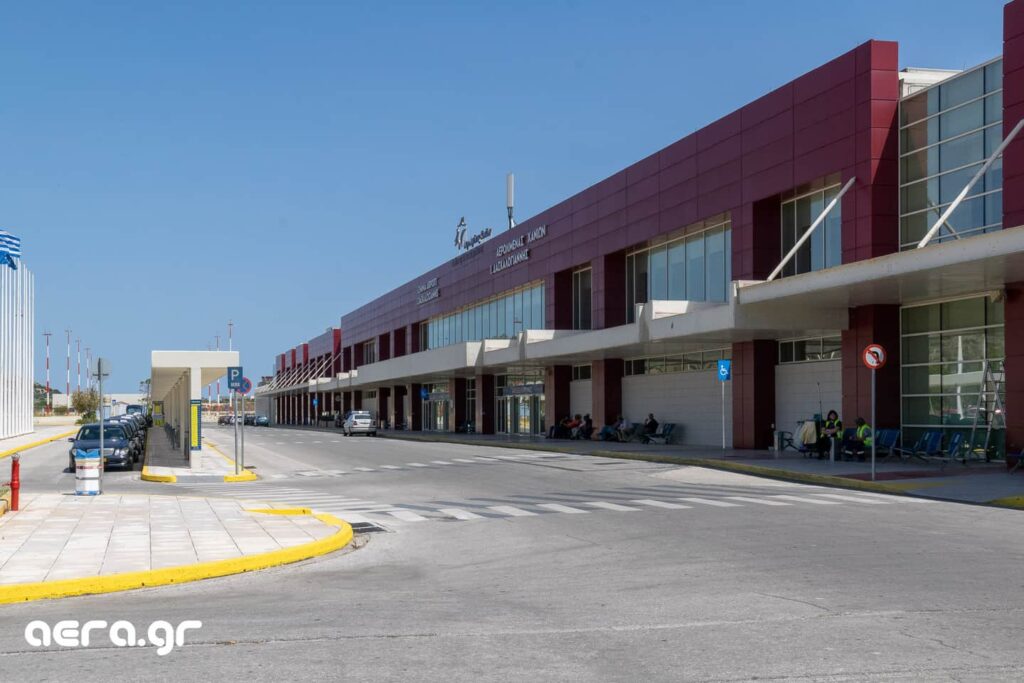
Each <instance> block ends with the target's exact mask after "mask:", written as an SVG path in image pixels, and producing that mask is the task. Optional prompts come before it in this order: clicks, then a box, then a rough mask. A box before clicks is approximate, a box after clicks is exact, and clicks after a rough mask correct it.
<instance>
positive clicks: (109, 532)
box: [0, 493, 337, 584]
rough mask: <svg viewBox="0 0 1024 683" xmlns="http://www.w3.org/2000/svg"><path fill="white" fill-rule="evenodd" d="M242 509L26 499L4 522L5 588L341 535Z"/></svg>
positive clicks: (1, 572) (230, 504)
mask: <svg viewBox="0 0 1024 683" xmlns="http://www.w3.org/2000/svg"><path fill="white" fill-rule="evenodd" d="M243 505H244V504H243V503H242V502H240V501H235V500H223V499H220V500H218V499H210V498H199V497H186V496H145V495H118V494H104V495H101V496H74V495H67V494H56V493H41V494H29V495H24V496H22V501H21V510H20V511H19V512H16V513H8V514H6V515H4V516H2V517H0V584H14V583H29V582H38V581H56V580H59V579H72V578H83V577H94V576H103V575H109V574H119V573H123V572H132V571H140V570H149V569H163V568H166V567H177V566H183V565H190V564H196V563H201V562H209V561H213V560H223V559H230V558H239V557H244V556H247V555H255V554H260V553H266V552H271V551H274V550H279V549H282V548H290V547H294V546H298V545H302V544H305V543H309V542H311V541H314V540H317V539H321V538H326V537H328V536H330V535H332V534H334V533H335V532H336V531H337V529H336V528H335V527H332V526H329V525H327V524H324V523H323V522H321V521H319V520H318V519H316V518H315V517H311V516H308V515H267V514H260V513H252V512H247V511H246V510H245V509H244V507H243ZM245 507H252V506H245Z"/></svg>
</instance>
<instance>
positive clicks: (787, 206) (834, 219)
mask: <svg viewBox="0 0 1024 683" xmlns="http://www.w3.org/2000/svg"><path fill="white" fill-rule="evenodd" d="M910 187H911V188H915V187H916V186H910ZM908 191H909V190H908V189H907V188H904V194H906V193H907V192H908ZM838 194H839V187H838V186H833V187H830V188H828V189H826V190H822V191H819V192H813V193H811V194H809V195H806V196H803V197H798V198H796V199H792V200H790V201H787V202H784V203H783V204H782V251H781V256H785V255H786V254H788V253H789V251H790V250H791V249H792V248H793V246H794V245H795V244H796V242H797V240H798V239H799V238H800V237H801V236H802V235H803V234H804V233H805V232H807V230H808V229H809V228H810V227H811V225H812V224H813V223H814V221H815V220H817V219H818V217H819V216H821V214H822V212H823V211H824V210H825V207H826V206H827V205H828V204H829V202H831V201H832V200H833V199H834V198H835V197H836V196H837V195H838ZM904 203H906V202H905V201H904ZM922 208H924V207H922ZM842 225H843V217H842V203H841V202H840V203H837V204H836V206H834V207H833V208H832V210H831V211H830V212H829V214H828V216H826V217H825V221H824V222H823V223H822V224H819V225H818V227H817V228H815V230H814V232H813V233H811V237H810V239H808V240H807V241H806V242H804V244H803V245H802V246H801V247H800V249H799V251H797V253H796V255H795V256H793V258H792V259H790V260H789V262H787V263H786V266H785V267H784V268H783V271H782V274H783V275H784V276H786V275H796V274H799V273H807V272H810V271H814V270H821V269H822V268H828V267H831V266H835V265H839V264H840V263H842V249H843V239H842ZM781 256H780V257H781Z"/></svg>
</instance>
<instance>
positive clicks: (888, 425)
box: [823, 305, 900, 429]
mask: <svg viewBox="0 0 1024 683" xmlns="http://www.w3.org/2000/svg"><path fill="white" fill-rule="evenodd" d="M868 344H881V345H882V347H883V348H884V349H885V350H886V352H887V354H888V356H887V359H886V364H885V367H883V368H882V369H881V370H877V371H876V373H877V375H876V378H875V382H876V388H875V392H876V396H877V401H876V403H875V422H876V423H877V424H874V425H872V427H873V428H875V429H898V428H899V426H900V307H899V306H897V305H878V306H861V307H859V308H851V309H850V327H849V329H846V330H843V334H842V352H843V353H842V356H843V405H842V408H841V409H840V408H839V407H836V406H823V408H824V409H825V410H826V411H828V410H831V409H832V408H835V409H836V410H840V417H841V418H842V420H843V424H844V425H845V426H847V427H852V426H854V421H855V420H856V419H857V418H858V417H863V418H864V419H865V420H866V421H867V422H868V423H869V424H870V422H871V371H870V370H868V369H867V367H866V366H865V365H864V363H863V362H861V352H862V351H863V350H864V349H865V348H866V347H867V346H868Z"/></svg>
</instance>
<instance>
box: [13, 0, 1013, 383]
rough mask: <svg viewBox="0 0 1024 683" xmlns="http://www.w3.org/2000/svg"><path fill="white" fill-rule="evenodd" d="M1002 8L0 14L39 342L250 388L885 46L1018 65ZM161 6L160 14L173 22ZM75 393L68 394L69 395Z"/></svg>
mask: <svg viewBox="0 0 1024 683" xmlns="http://www.w3.org/2000/svg"><path fill="white" fill-rule="evenodd" d="M1002 4H1003V3H1002V2H1001V1H999V0H995V1H993V0H976V1H975V2H970V3H964V2H949V1H947V0H929V1H913V2H893V1H892V0H887V1H879V0H858V1H857V2H847V3H827V2H826V3H823V2H820V1H817V2H803V1H789V0H787V1H786V2H762V1H750V2H730V1H726V0H719V1H715V2H707V1H704V2H685V1H681V0H676V1H668V2H621V1H616V2H583V1H578V0H568V1H561V2H558V1H551V2H533V1H531V0H523V1H521V2H517V3H501V4H499V3H492V2H471V1H466V2H401V3H399V2H386V1H381V2H360V3H354V2H323V3H302V2H274V3H270V2H231V3H227V2H196V3H186V2H174V3H156V2H135V3H132V2H104V3H90V2H80V1H79V2H65V3H61V2H52V3H28V2H20V3H6V4H5V5H4V6H3V7H2V8H0V228H5V229H7V230H9V231H11V232H14V233H15V234H18V235H20V236H21V237H22V239H23V249H24V254H25V263H26V264H27V265H28V266H29V267H30V268H31V269H32V270H33V271H34V272H35V275H36V288H37V300H36V325H37V331H38V333H39V334H37V340H38V343H37V354H36V357H37V364H36V377H37V378H38V379H39V380H40V381H42V379H43V377H44V361H43V358H44V354H43V338H42V334H41V333H42V332H43V331H44V330H45V329H49V330H52V331H53V332H55V333H56V335H55V338H54V343H55V346H56V348H55V349H53V355H54V361H53V364H54V366H56V367H57V368H58V369H56V370H54V384H55V385H57V386H58V387H61V388H62V387H63V366H64V362H63V356H64V333H63V330H64V329H65V328H68V327H70V328H71V329H72V330H73V338H75V337H81V338H82V340H83V346H85V345H86V344H88V345H89V346H91V347H92V348H93V350H94V355H95V354H96V352H97V351H99V352H100V353H102V354H103V355H104V356H106V357H108V358H109V359H110V360H111V362H112V365H113V376H112V378H111V381H110V383H109V386H110V389H111V390H112V391H132V390H135V389H136V388H137V387H138V382H139V380H141V379H144V378H145V377H148V374H149V351H150V350H152V349H154V348H158V349H177V348H197V349H206V348H207V345H208V344H212V343H213V341H214V335H215V334H220V335H221V336H222V342H223V339H224V338H225V337H226V335H227V321H228V319H232V320H234V322H235V342H236V348H238V349H240V350H241V352H242V361H243V364H244V365H245V367H246V374H248V375H249V376H250V377H253V378H254V379H256V378H258V377H259V375H260V374H268V373H269V372H270V371H271V368H272V362H273V357H274V355H275V354H276V353H279V352H281V351H283V350H285V349H286V348H290V347H291V346H294V345H295V344H296V343H298V342H300V341H302V340H305V339H308V338H310V337H313V336H315V335H317V334H319V333H320V332H322V331H323V330H324V329H325V328H326V327H328V326H330V325H337V324H338V322H339V318H340V316H341V314H342V313H344V312H346V311H348V310H351V309H352V308H355V307H356V306H358V305H360V304H362V303H365V302H366V301H368V300H369V299H371V298H372V297H374V296H377V295H379V294H382V293H383V292H385V291H387V290H389V289H391V288H392V287H394V286H397V285H399V284H401V283H402V282H405V281H406V280H407V279H409V278H412V277H415V276H416V275H418V274H419V273H421V272H423V271H424V270H427V269H428V268H431V267H433V266H435V265H437V264H439V263H440V262H442V261H443V260H445V259H447V258H450V257H451V256H452V255H453V249H452V245H451V239H452V234H453V228H454V226H455V224H456V222H457V221H458V219H459V217H460V216H463V215H464V216H465V217H466V220H467V223H468V224H469V233H470V234H472V233H474V232H476V231H477V230H479V229H482V228H484V227H486V226H493V227H500V226H502V225H503V223H504V221H505V203H504V197H505V195H504V181H505V173H506V172H508V171H514V172H515V173H516V178H517V200H516V204H517V208H516V214H517V217H518V218H520V219H525V218H526V217H528V216H530V215H533V214H535V213H537V212H539V211H541V210H543V209H544V208H546V207H548V206H550V205H552V204H554V203H556V202H558V201H559V200H561V199H563V198H565V197H567V196H569V195H571V194H572V193H574V192H577V191H579V190H581V189H583V188H585V187H587V186H589V185H591V184H593V183H594V182H596V181H598V180H600V179H601V178H604V177H606V176H608V175H610V174H612V173H614V172H615V171H617V170H619V169H621V168H623V167H625V166H626V165H628V164H630V163H632V162H633V161H636V160H638V159H640V158H642V157H644V156H646V155H647V154H650V153H651V152H653V151H655V150H658V149H660V148H661V147H664V146H665V145H667V144H669V143H671V142H672V141H674V140H676V139H678V138H680V137H682V136H684V135H686V134H688V133H689V132H691V131H693V130H694V129H696V128H699V127H700V126H702V125H704V124H706V123H708V122H710V121H713V120H714V119H716V118H718V117H719V116H722V115H724V114H726V113H728V112H730V111H733V110H734V109H736V108H737V107H739V106H741V105H743V104H744V103H746V102H748V101H750V100H752V99H754V98H756V97H758V96H760V95H762V94H764V93H765V92H767V91H768V90H771V89H773V88H775V87H777V86H779V85H781V84H783V83H785V82H787V81H788V80H791V79H792V78H794V77H796V76H798V75H800V74H802V73H804V72H806V71H808V70H810V69H812V68H814V67H816V66H818V65H819V64H821V63H823V62H825V61H828V60H829V59H831V58H833V57H835V56H837V55H838V54H840V53H842V52H844V51H846V50H849V49H851V48H853V47H854V46H856V45H858V44H859V43H861V42H863V41H864V40H867V39H869V38H879V39H888V40H898V41H899V42H900V63H901V66H927V67H946V68H962V67H965V66H970V65H973V64H977V63H979V62H981V61H984V60H986V59H989V58H991V57H994V56H996V55H998V54H999V52H1000V51H1001V49H1002ZM160 5H162V6H160ZM74 383H75V378H74V377H72V385H74Z"/></svg>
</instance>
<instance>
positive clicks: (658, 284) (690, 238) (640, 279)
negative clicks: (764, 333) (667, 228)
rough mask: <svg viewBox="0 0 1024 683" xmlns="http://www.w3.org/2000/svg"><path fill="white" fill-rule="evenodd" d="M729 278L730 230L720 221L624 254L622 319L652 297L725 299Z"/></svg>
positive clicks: (630, 318)
mask: <svg viewBox="0 0 1024 683" xmlns="http://www.w3.org/2000/svg"><path fill="white" fill-rule="evenodd" d="M731 280H732V230H731V228H730V224H729V223H722V224H720V225H716V226H714V227H711V228H708V229H706V230H702V231H700V232H697V233H694V234H691V235H687V236H686V237H681V238H679V239H676V240H672V241H670V242H667V243H665V244H660V245H658V246H656V247H650V248H647V249H641V250H638V251H634V252H632V253H630V254H628V255H627V256H626V322H630V323H632V322H635V321H636V305H637V304H642V303H646V302H648V301H652V300H659V301H665V300H672V301H717V302H723V303H724V302H725V301H726V300H727V299H728V296H729V282H730V281H731Z"/></svg>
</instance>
